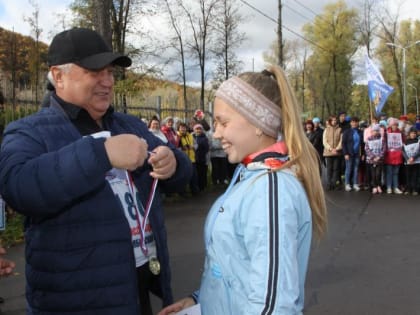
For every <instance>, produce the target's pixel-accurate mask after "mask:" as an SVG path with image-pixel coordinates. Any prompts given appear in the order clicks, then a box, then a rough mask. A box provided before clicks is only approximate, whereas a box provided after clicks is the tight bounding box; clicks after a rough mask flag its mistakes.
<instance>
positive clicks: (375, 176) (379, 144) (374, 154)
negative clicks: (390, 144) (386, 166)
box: [365, 124, 386, 194]
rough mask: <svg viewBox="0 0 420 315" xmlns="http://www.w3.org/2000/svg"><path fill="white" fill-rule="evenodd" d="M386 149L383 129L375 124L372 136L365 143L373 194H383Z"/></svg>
mask: <svg viewBox="0 0 420 315" xmlns="http://www.w3.org/2000/svg"><path fill="white" fill-rule="evenodd" d="M385 149H386V142H385V137H383V136H381V127H379V125H378V124H375V125H373V126H372V128H371V136H369V137H368V138H367V140H366V143H365V153H366V164H367V166H368V172H369V173H370V180H371V183H370V184H371V187H372V194H376V193H378V194H380V193H382V188H381V177H382V167H383V163H384V155H385Z"/></svg>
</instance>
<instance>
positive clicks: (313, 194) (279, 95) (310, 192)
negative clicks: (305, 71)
mask: <svg viewBox="0 0 420 315" xmlns="http://www.w3.org/2000/svg"><path fill="white" fill-rule="evenodd" d="M238 77H239V78H241V79H242V80H244V81H245V82H247V83H248V84H250V85H252V86H253V87H254V88H255V89H256V90H258V91H259V92H260V93H262V94H263V95H264V96H265V97H267V98H268V99H269V100H271V101H272V102H273V103H275V104H278V105H279V106H280V112H281V126H282V130H281V131H282V134H283V140H284V142H285V143H286V146H287V148H288V152H289V156H290V160H289V161H288V162H287V163H286V164H284V165H283V166H282V167H281V168H286V167H291V166H295V170H296V176H297V178H298V179H299V180H300V181H301V182H302V184H303V187H304V189H305V191H306V194H307V196H308V200H309V204H310V207H311V210H312V225H313V230H314V233H315V235H316V236H317V238H318V239H320V238H321V237H322V236H323V235H324V233H325V231H326V229H327V206H326V203H325V196H324V190H323V188H322V183H321V177H320V175H319V157H318V154H317V152H316V150H315V148H314V147H313V145H312V144H311V143H310V142H309V140H308V138H307V137H306V135H305V133H304V129H303V128H302V123H301V115H300V114H301V111H300V106H299V103H298V101H297V99H296V96H295V94H294V92H293V90H292V88H291V86H290V84H289V82H288V80H287V77H286V75H285V73H284V71H283V70H282V69H281V68H280V67H278V66H270V67H268V69H267V70H264V71H263V72H261V73H255V72H245V73H242V74H240V75H238Z"/></svg>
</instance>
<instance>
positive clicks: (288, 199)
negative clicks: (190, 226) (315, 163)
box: [196, 163, 312, 315]
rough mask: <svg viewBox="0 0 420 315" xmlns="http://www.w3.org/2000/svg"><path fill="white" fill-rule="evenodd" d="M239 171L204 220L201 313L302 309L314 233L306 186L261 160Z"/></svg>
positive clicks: (293, 313) (287, 313)
mask: <svg viewBox="0 0 420 315" xmlns="http://www.w3.org/2000/svg"><path fill="white" fill-rule="evenodd" d="M236 172H237V174H238V175H237V177H238V178H239V181H237V182H236V184H235V183H234V180H232V183H231V185H230V186H229V188H228V189H227V191H226V193H225V194H224V195H223V196H221V197H220V198H219V199H218V200H217V201H216V202H215V204H214V205H213V206H212V208H211V210H210V212H209V215H208V217H207V220H206V225H205V241H206V261H205V269H204V273H203V276H202V281H201V287H200V290H199V291H197V292H196V297H197V299H198V302H199V303H200V304H201V310H202V315H229V314H230V315H247V314H249V315H251V314H252V315H257V314H261V315H264V314H281V315H297V314H302V309H303V305H304V283H305V276H306V270H307V264H308V259H309V252H310V245H311V237H312V218H311V210H310V206H309V203H308V200H307V196H306V193H305V191H304V189H303V186H302V184H301V183H300V182H299V181H298V179H297V178H296V177H295V176H294V174H293V172H292V171H290V170H282V171H277V172H269V171H268V170H267V169H266V168H265V167H264V165H263V164H262V163H252V164H250V165H248V167H245V166H244V165H242V164H240V165H239V166H238V168H237V170H236Z"/></svg>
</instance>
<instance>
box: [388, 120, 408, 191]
mask: <svg viewBox="0 0 420 315" xmlns="http://www.w3.org/2000/svg"><path fill="white" fill-rule="evenodd" d="M388 125H389V127H388V129H387V131H386V139H387V148H386V151H385V171H386V188H387V189H386V192H387V194H392V192H394V194H402V191H401V190H400V189H399V187H398V185H399V184H398V175H399V171H400V166H401V164H402V163H403V154H402V148H403V143H404V140H405V139H404V135H403V134H402V133H401V131H400V130H399V129H398V120H397V119H396V118H390V119H389V124H388Z"/></svg>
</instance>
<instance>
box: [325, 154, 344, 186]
mask: <svg viewBox="0 0 420 315" xmlns="http://www.w3.org/2000/svg"><path fill="white" fill-rule="evenodd" d="M325 161H326V162H327V181H328V186H329V188H334V187H335V186H336V184H337V182H338V180H339V176H340V167H341V157H340V156H326V157H325Z"/></svg>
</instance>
